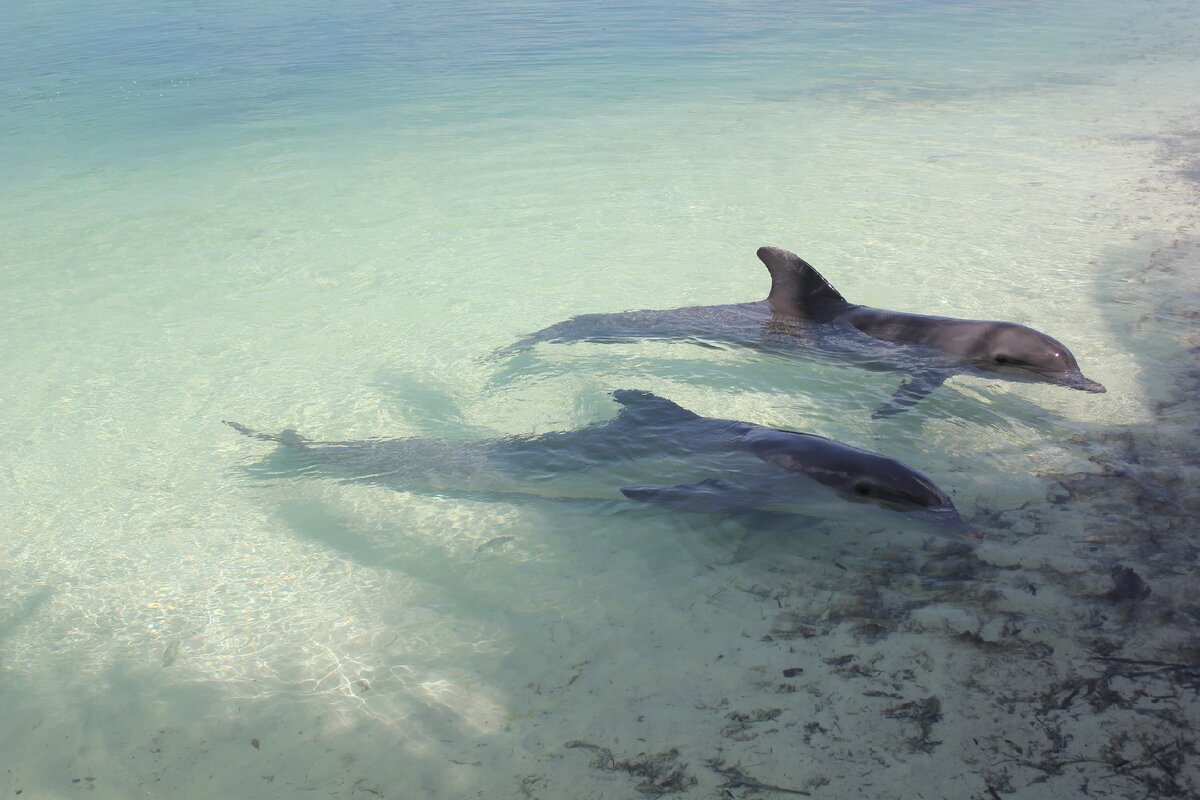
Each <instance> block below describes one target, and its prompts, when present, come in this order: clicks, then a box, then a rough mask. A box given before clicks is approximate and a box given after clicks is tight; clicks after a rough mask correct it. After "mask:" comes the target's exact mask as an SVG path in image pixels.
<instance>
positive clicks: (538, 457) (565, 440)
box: [226, 390, 980, 542]
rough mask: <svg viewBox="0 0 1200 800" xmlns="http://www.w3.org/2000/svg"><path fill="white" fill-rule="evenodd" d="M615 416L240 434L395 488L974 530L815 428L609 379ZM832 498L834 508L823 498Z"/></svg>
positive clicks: (314, 465)
mask: <svg viewBox="0 0 1200 800" xmlns="http://www.w3.org/2000/svg"><path fill="white" fill-rule="evenodd" d="M613 398H614V399H615V400H616V402H617V403H619V404H620V406H621V408H620V410H619V411H618V413H617V415H616V417H614V418H613V419H611V420H609V421H606V422H601V423H596V424H593V425H589V426H586V427H584V428H579V429H577V430H573V431H562V432H555V433H546V434H541V435H536V436H514V437H507V438H497V439H484V440H481V441H477V442H472V443H453V442H448V441H445V440H440V439H428V438H421V437H412V438H403V439H378V440H360V441H341V442H334V441H331V442H321V441H312V440H310V439H306V438H304V437H302V436H300V435H299V434H298V433H296V432H295V431H290V430H289V431H284V432H283V433H278V434H272V433H261V432H259V431H255V430H252V429H250V428H247V427H246V426H244V425H240V424H238V423H236V422H226V424H227V425H229V426H231V427H233V428H234V429H235V430H237V431H239V432H240V433H242V434H245V435H246V436H249V437H252V438H255V439H261V440H264V441H268V442H274V443H275V444H278V445H279V448H278V449H277V450H276V451H275V453H273V454H271V455H269V456H268V457H267V459H266V460H265V461H264V462H263V463H262V464H261V465H260V466H259V468H258V469H257V471H258V472H259V473H260V474H265V475H268V476H271V477H292V476H322V477H330V478H334V479H338V480H342V481H346V482H365V483H372V484H380V485H384V486H387V487H390V488H394V489H397V490H403V491H412V492H423V493H431V494H441V495H448V496H456V497H463V498H479V499H488V500H495V499H498V498H502V497H511V496H525V497H541V498H547V499H556V500H572V499H574V500H599V501H609V500H612V501H617V500H620V499H621V498H622V497H624V498H628V499H630V500H635V501H639V502H642V503H648V504H650V505H653V506H657V507H659V508H664V509H668V510H671V511H677V512H691V513H699V514H725V515H739V514H747V515H750V516H752V515H754V514H767V515H772V516H780V515H784V516H786V515H798V516H800V517H808V516H809V514H810V513H811V512H812V511H813V510H818V511H821V510H823V511H824V512H825V515H828V516H834V517H838V518H840V517H841V516H844V513H845V511H846V510H847V506H846V505H845V501H853V502H858V503H868V504H873V505H876V506H879V507H882V508H885V509H889V510H891V511H896V512H901V513H903V514H905V515H906V517H907V518H909V519H919V520H920V521H922V522H925V523H929V526H930V529H931V530H933V531H934V532H936V533H941V534H945V535H949V536H951V537H954V538H957V539H961V540H963V541H967V542H977V541H979V538H980V537H979V534H978V533H977V532H976V531H975V530H974V529H973V528H972V527H971V526H970V525H968V524H967V523H966V522H964V521H963V519H962V518H961V517H960V516H959V514H958V511H957V510H956V509H955V507H954V504H953V503H952V502H951V501H950V498H949V497H948V496H947V495H946V493H945V492H943V491H942V490H941V489H939V488H938V487H937V486H936V485H935V484H934V483H933V482H932V481H931V480H930V479H929V478H927V477H925V476H924V475H922V474H921V473H919V472H917V471H916V470H914V469H912V468H911V467H908V466H906V465H905V464H903V463H901V462H900V461H897V460H896V459H893V458H889V457H888V456H884V455H880V454H878V453H872V452H869V451H867V450H861V449H859V448H856V447H851V446H850V445H846V444H842V443H840V442H836V441H833V440H831V439H826V438H824V437H821V436H816V435H814V434H808V433H799V432H796V431H789V430H778V429H772V428H764V427H761V426H758V425H754V424H751V423H748V422H739V421H736V420H725V419H712V418H708V417H702V416H700V415H698V414H695V413H693V412H691V411H688V410H687V409H684V408H682V407H680V406H678V405H676V404H675V403H673V402H671V401H670V400H666V399H664V398H662V397H658V396H657V395H654V394H651V393H649V392H642V391H633V390H619V391H616V392H613ZM831 505H832V506H833V507H832V509H831V508H830V506H831Z"/></svg>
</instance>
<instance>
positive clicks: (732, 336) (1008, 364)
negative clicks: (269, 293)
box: [497, 247, 1104, 417]
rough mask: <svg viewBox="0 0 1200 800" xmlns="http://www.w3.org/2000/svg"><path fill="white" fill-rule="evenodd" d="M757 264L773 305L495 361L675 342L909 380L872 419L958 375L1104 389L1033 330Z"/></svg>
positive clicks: (597, 333)
mask: <svg viewBox="0 0 1200 800" xmlns="http://www.w3.org/2000/svg"><path fill="white" fill-rule="evenodd" d="M758 257H759V258H760V259H761V260H762V262H763V263H764V264H765V265H766V267H767V270H768V271H769V272H770V273H771V293H770V294H769V295H768V296H767V299H766V300H760V301H757V302H750V303H734V304H730V305H719V306H693V307H688V308H676V309H670V310H664V311H630V312H623V313H616V314H583V315H581V316H577V317H572V318H571V319H568V320H565V321H563V322H559V323H557V324H555V325H551V326H550V327H548V328H543V329H542V330H540V331H537V332H536V333H533V334H530V335H529V336H527V337H525V338H524V339H522V340H520V341H519V342H516V343H515V344H513V345H511V346H509V347H507V348H504V349H502V350H500V351H498V352H497V355H499V356H507V355H512V354H514V353H517V352H520V351H522V350H526V349H528V348H530V347H532V346H533V345H535V344H538V343H539V342H575V341H591V342H629V341H634V340H637V339H674V340H683V341H690V342H694V343H697V344H710V343H712V342H725V343H731V344H734V345H738V346H742V347H749V348H754V349H758V350H769V351H770V350H776V351H784V352H788V353H795V352H797V351H802V352H804V353H805V354H807V355H810V356H814V357H819V358H826V359H831V360H836V361H838V362H849V363H853V364H856V365H857V366H861V367H865V368H867V369H874V370H883V369H899V370H902V371H904V372H907V373H908V374H909V375H910V379H909V380H908V381H906V382H905V383H904V384H902V385H901V386H900V388H899V389H898V390H897V391H896V393H895V394H894V395H893V396H892V399H891V400H890V401H889V402H888V403H886V404H885V405H883V406H882V407H880V408H879V409H877V410H876V411H875V414H874V416H876V417H882V416H890V415H892V414H897V413H899V412H901V411H904V410H906V409H908V408H911V407H912V406H914V405H916V404H917V403H918V402H919V401H920V400H921V398H923V397H924V396H925V395H927V394H929V393H930V392H932V391H933V390H934V389H936V388H937V387H938V386H940V385H941V384H942V383H943V382H944V381H945V380H946V379H947V378H949V377H951V376H953V375H956V374H959V373H976V374H988V375H1000V376H1002V377H1005V378H1009V379H1013V380H1030V381H1040V382H1046V383H1055V384H1058V385H1060V386H1067V387H1070V388H1072V389H1081V390H1083V391H1085V392H1103V391H1104V387H1103V386H1102V385H1101V384H1099V383H1097V382H1096V381H1093V380H1090V379H1088V378H1085V377H1084V376H1083V373H1082V372H1080V370H1079V364H1078V363H1077V362H1076V361H1075V356H1074V355H1072V354H1071V351H1070V350H1068V349H1067V347H1066V345H1064V344H1063V343H1062V342H1060V341H1058V340H1057V339H1054V338H1053V337H1050V336H1047V335H1046V334H1044V333H1042V332H1040V331H1037V330H1034V329H1033V328H1029V327H1026V326H1025V325H1019V324H1017V323H1015V322H995V321H986V320H970V319H954V318H951V317H933V316H926V315H923V314H909V313H905V312H902V311H885V310H882V309H877V308H869V307H867V306H859V305H854V304H853V303H849V302H847V301H846V299H845V298H844V297H842V295H841V294H840V293H839V292H838V291H837V289H835V288H833V286H832V285H830V283H829V282H828V281H826V280H825V279H824V278H823V277H821V274H820V273H818V272H817V271H816V270H815V269H814V268H813V267H812V266H811V265H810V264H808V263H807V262H805V261H804V260H803V259H801V258H800V257H799V256H797V255H795V254H794V253H790V252H788V251H787V250H782V249H780V248H778V247H760V248H759V250H758ZM710 346H711V345H710Z"/></svg>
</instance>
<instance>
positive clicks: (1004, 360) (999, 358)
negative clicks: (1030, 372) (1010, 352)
mask: <svg viewBox="0 0 1200 800" xmlns="http://www.w3.org/2000/svg"><path fill="white" fill-rule="evenodd" d="M996 363H997V364H1007V363H1008V356H1005V355H999V356H996Z"/></svg>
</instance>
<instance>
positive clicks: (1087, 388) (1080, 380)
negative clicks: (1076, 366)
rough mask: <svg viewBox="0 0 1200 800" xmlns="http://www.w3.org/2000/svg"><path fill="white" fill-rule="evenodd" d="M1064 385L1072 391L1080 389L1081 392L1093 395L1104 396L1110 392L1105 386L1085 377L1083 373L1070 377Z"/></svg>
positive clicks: (1063, 382)
mask: <svg viewBox="0 0 1200 800" xmlns="http://www.w3.org/2000/svg"><path fill="white" fill-rule="evenodd" d="M1062 385H1063V386H1066V387H1069V388H1071V389H1078V390H1079V391H1081V392H1091V393H1092V394H1104V393H1105V392H1106V391H1108V390H1107V389H1105V388H1104V384H1102V383H1099V382H1097V381H1094V380H1092V379H1091V378H1085V377H1083V373H1082V372H1077V373H1075V374H1073V375H1068V376H1067V377H1066V379H1064V380H1063V381H1062Z"/></svg>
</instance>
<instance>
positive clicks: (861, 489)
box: [854, 482, 871, 497]
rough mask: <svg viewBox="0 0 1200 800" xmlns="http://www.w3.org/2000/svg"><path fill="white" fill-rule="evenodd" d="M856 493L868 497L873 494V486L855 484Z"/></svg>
mask: <svg viewBox="0 0 1200 800" xmlns="http://www.w3.org/2000/svg"><path fill="white" fill-rule="evenodd" d="M854 493H855V494H860V495H862V496H863V497H866V496H867V495H869V494H870V493H871V484H869V483H861V482H860V483H856V484H854Z"/></svg>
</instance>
